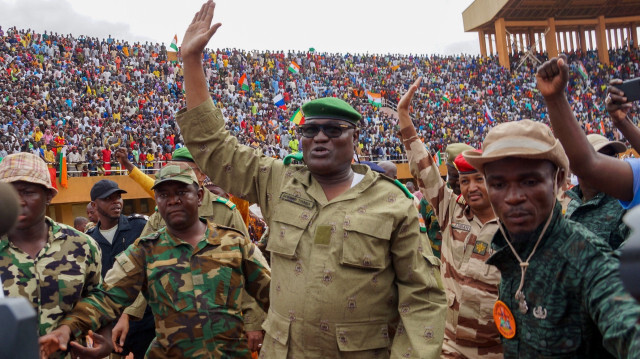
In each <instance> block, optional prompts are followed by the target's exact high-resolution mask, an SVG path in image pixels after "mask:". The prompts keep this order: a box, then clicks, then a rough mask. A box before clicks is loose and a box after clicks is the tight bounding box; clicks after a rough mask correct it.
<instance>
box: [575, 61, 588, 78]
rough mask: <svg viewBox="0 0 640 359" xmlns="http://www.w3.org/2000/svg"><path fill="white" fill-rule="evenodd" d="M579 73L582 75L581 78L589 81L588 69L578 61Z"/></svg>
mask: <svg viewBox="0 0 640 359" xmlns="http://www.w3.org/2000/svg"><path fill="white" fill-rule="evenodd" d="M577 68H578V73H579V74H580V76H582V78H583V79H585V81H586V80H588V79H589V75H587V69H585V68H584V65H583V64H582V62H581V61H578V66H577Z"/></svg>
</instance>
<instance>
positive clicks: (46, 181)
mask: <svg viewBox="0 0 640 359" xmlns="http://www.w3.org/2000/svg"><path fill="white" fill-rule="evenodd" d="M0 181H2V182H7V183H11V182H18V181H24V182H29V183H35V184H39V185H42V186H44V187H46V188H47V189H49V190H50V191H51V192H52V193H53V194H54V195H56V194H57V193H58V190H57V189H56V188H55V187H53V185H52V184H51V175H50V174H49V169H48V168H47V164H46V163H45V162H44V161H43V160H42V159H41V158H40V157H38V156H36V155H34V154H32V153H26V152H20V153H14V154H12V155H9V156H7V157H5V158H4V159H3V160H2V162H0Z"/></svg>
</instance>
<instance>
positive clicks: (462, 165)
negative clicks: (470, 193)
mask: <svg viewBox="0 0 640 359" xmlns="http://www.w3.org/2000/svg"><path fill="white" fill-rule="evenodd" d="M473 152H478V153H482V150H473ZM453 164H454V165H455V166H456V168H457V169H458V173H460V174H461V175H462V174H467V173H473V172H478V170H477V169H475V168H473V166H471V165H470V164H469V162H467V160H466V159H464V157H463V156H462V153H461V154H459V155H458V156H457V157H456V159H455V160H453Z"/></svg>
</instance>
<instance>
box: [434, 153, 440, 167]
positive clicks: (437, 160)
mask: <svg viewBox="0 0 640 359" xmlns="http://www.w3.org/2000/svg"><path fill="white" fill-rule="evenodd" d="M433 162H434V163H435V164H436V166H438V167H440V165H442V153H440V150H438V152H436V154H435V155H433Z"/></svg>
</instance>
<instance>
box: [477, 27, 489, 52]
mask: <svg viewBox="0 0 640 359" xmlns="http://www.w3.org/2000/svg"><path fill="white" fill-rule="evenodd" d="M478 40H480V55H482V57H483V58H485V57H487V39H486V37H485V35H484V31H482V30H480V31H478Z"/></svg>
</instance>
